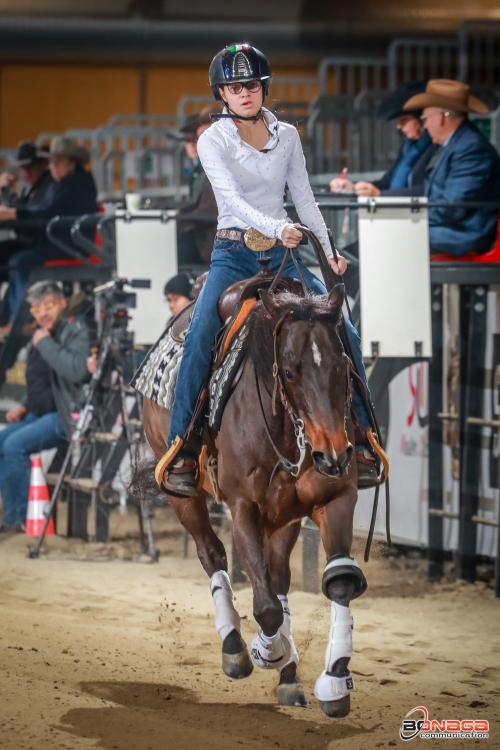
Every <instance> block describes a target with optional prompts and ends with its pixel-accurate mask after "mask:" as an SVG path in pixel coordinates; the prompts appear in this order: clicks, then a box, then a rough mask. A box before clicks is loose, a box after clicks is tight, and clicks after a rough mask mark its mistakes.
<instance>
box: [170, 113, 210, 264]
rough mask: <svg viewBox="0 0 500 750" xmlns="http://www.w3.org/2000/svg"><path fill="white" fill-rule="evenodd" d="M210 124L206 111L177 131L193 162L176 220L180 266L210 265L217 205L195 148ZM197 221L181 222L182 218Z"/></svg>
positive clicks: (190, 119) (194, 116) (191, 118)
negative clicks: (186, 193)
mask: <svg viewBox="0 0 500 750" xmlns="http://www.w3.org/2000/svg"><path fill="white" fill-rule="evenodd" d="M211 124H212V120H211V118H210V112H209V108H208V107H206V108H204V109H202V110H201V112H200V113H199V114H196V115H189V116H188V117H186V120H185V122H184V125H183V126H182V128H181V129H180V132H181V133H182V137H183V138H185V139H186V143H185V149H186V153H187V155H188V156H189V158H190V159H191V160H192V169H191V173H190V175H189V203H187V204H186V205H184V206H182V208H181V209H179V214H178V218H177V250H178V254H179V262H180V263H207V264H208V263H210V256H211V254H212V250H213V243H214V234H215V230H216V228H217V227H216V224H217V221H216V219H217V203H216V201H215V195H214V191H213V190H212V186H211V184H210V182H209V180H208V178H207V176H206V174H205V172H204V170H203V167H202V166H201V162H200V160H199V158H198V149H197V147H196V144H197V141H198V138H199V137H200V135H201V134H202V133H203V132H205V130H207V129H208V128H209V127H210V125H211ZM184 214H189V215H191V216H194V217H195V218H196V219H198V220H197V221H189V220H183V215H184Z"/></svg>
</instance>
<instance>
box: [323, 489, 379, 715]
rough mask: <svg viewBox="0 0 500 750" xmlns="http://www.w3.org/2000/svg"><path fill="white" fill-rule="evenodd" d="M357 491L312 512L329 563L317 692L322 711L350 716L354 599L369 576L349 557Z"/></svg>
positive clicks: (325, 580) (362, 588)
mask: <svg viewBox="0 0 500 750" xmlns="http://www.w3.org/2000/svg"><path fill="white" fill-rule="evenodd" d="M355 502H356V493H355V492H346V494H345V495H342V496H337V497H336V498H335V499H334V500H332V501H331V502H330V503H328V504H327V505H326V506H324V507H322V508H321V509H320V510H319V511H318V512H317V513H315V514H314V515H313V520H314V521H315V522H316V523H317V524H318V526H319V527H320V530H321V536H322V539H323V546H324V548H325V552H326V556H327V560H328V562H327V564H326V567H325V571H324V573H323V582H322V588H323V593H324V594H325V596H327V597H328V599H330V601H331V612H330V635H329V641H328V646H327V647H326V654H325V670H324V671H323V672H322V673H321V675H320V676H319V677H318V679H317V681H316V686H315V689H314V694H315V696H316V698H317V699H318V705H319V707H320V709H321V711H322V712H323V713H324V714H325V715H326V716H329V717H331V718H341V717H343V716H347V714H348V713H349V711H350V710H351V692H352V690H354V683H353V679H352V677H351V674H350V672H349V661H350V659H351V657H352V627H353V619H352V615H351V612H350V610H349V604H350V602H351V600H352V599H355V598H356V597H357V596H360V595H361V594H362V593H363V592H364V591H365V589H366V580H365V577H364V575H363V573H362V572H361V569H360V568H359V565H358V564H357V562H356V560H354V559H353V558H351V557H350V554H349V553H350V551H351V542H352V519H353V515H354V506H355Z"/></svg>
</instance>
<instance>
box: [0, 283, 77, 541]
mask: <svg viewBox="0 0 500 750" xmlns="http://www.w3.org/2000/svg"><path fill="white" fill-rule="evenodd" d="M27 298H28V301H29V303H30V304H31V314H32V315H33V317H34V318H35V320H36V322H37V324H38V326H39V327H38V328H37V330H36V331H35V333H34V334H33V338H32V340H31V344H30V347H29V353H28V359H27V365H26V391H27V392H26V402H25V404H24V405H22V406H16V407H14V408H13V409H11V410H10V411H9V412H7V415H6V417H7V421H8V422H9V423H10V424H9V425H8V427H6V428H5V429H3V430H2V431H1V432H0V492H1V494H2V504H3V523H2V526H1V527H0V534H2V535H9V534H11V533H16V532H20V531H23V530H24V521H25V518H26V508H27V503H28V490H29V481H30V468H31V462H30V454H31V453H38V452H39V451H42V450H46V449H48V448H55V447H57V446H58V445H60V444H61V443H63V442H64V441H65V440H67V439H68V437H69V436H70V434H71V422H72V420H71V414H72V413H73V412H74V411H75V410H76V409H78V406H79V394H80V392H81V384H82V383H83V382H84V381H85V380H86V379H87V378H88V371H87V366H86V357H87V356H88V354H89V352H90V344H91V341H90V339H91V334H90V330H89V328H88V326H87V325H86V324H85V322H84V320H83V318H82V317H81V316H79V315H78V314H77V313H76V311H75V310H74V309H70V308H71V307H72V305H71V303H72V300H70V301H69V304H68V303H67V301H66V299H65V297H64V295H63V293H62V290H61V288H60V287H59V285H58V284H56V283H55V282H52V281H39V282H37V283H36V284H33V286H31V287H30V289H29V290H28V295H27ZM79 301H80V300H77V302H79ZM0 538H1V537H0Z"/></svg>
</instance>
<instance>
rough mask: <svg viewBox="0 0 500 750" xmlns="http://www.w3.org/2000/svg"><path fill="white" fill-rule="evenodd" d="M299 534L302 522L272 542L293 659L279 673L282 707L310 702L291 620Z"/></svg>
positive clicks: (273, 577)
mask: <svg viewBox="0 0 500 750" xmlns="http://www.w3.org/2000/svg"><path fill="white" fill-rule="evenodd" d="M299 534H300V521H296V522H295V523H291V524H288V526H285V527H284V528H282V529H279V531H276V532H275V533H274V534H273V535H272V536H271V537H270V539H269V564H270V568H271V585H272V587H273V589H274V591H276V593H277V594H278V599H279V600H280V602H281V606H282V607H283V625H282V626H281V627H280V632H281V635H283V636H285V638H286V639H287V640H288V642H289V643H290V649H291V651H290V658H289V659H288V662H287V664H285V666H284V667H282V668H281V670H280V682H279V685H278V703H279V704H280V705H282V706H307V705H308V700H307V697H306V694H305V692H304V687H303V685H302V682H301V679H300V677H299V675H298V674H297V667H298V664H299V654H298V652H297V649H296V647H295V643H294V640H293V635H292V620H291V614H290V605H289V603H288V598H287V594H288V589H289V588H290V578H291V571H290V555H291V554H292V550H293V548H294V547H295V543H296V541H297V539H298V536H299Z"/></svg>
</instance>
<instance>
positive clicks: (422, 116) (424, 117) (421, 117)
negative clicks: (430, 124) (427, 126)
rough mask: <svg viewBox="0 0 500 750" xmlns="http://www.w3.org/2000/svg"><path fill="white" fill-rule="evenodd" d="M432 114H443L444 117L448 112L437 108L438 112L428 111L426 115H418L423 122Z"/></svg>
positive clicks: (447, 115)
mask: <svg viewBox="0 0 500 750" xmlns="http://www.w3.org/2000/svg"><path fill="white" fill-rule="evenodd" d="M434 115H444V116H445V117H449V116H450V113H449V112H444V111H443V110H439V111H438V112H429V114H428V115H420V122H425V121H426V120H427V118H428V117H433V116H434Z"/></svg>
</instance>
